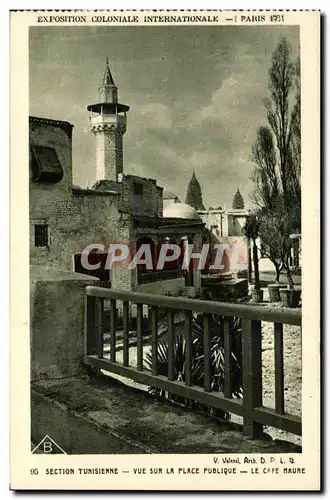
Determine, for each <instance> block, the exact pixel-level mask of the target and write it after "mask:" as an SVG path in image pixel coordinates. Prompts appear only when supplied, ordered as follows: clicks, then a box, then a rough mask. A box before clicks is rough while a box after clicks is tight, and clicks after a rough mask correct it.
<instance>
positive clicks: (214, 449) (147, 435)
mask: <svg viewBox="0 0 330 500" xmlns="http://www.w3.org/2000/svg"><path fill="white" fill-rule="evenodd" d="M33 391H35V394H37V395H38V397H37V398H36V397H34V398H32V400H33V399H34V400H35V401H36V402H35V403H34V405H33V406H34V410H33V413H32V420H33V418H36V417H34V415H37V416H38V419H39V427H40V421H41V420H42V418H43V415H45V417H46V418H47V419H48V421H47V425H48V426H49V425H50V420H51V419H52V411H51V407H52V405H53V406H54V409H55V406H56V407H57V406H60V407H61V411H62V412H63V411H65V412H67V413H68V415H69V416H70V419H71V420H70V422H71V423H68V422H69V420H68V419H66V420H65V422H66V423H65V425H64V426H63V428H61V426H60V425H59V423H57V422H53V424H54V429H55V426H56V432H57V433H58V435H59V436H62V441H61V442H62V443H63V445H64V444H65V446H66V449H67V450H70V449H71V450H73V451H72V452H77V451H74V450H75V442H76V440H77V438H75V442H74V443H72V442H71V441H70V439H71V438H70V436H71V434H72V433H74V435H75V436H77V435H78V436H79V429H80V423H79V422H82V424H83V425H82V424H81V425H82V428H83V427H84V428H85V427H86V425H89V426H90V429H93V432H94V433H95V429H99V430H100V432H102V433H103V435H104V437H103V438H102V440H101V443H102V446H103V453H104V452H107V453H123V449H124V450H125V452H126V453H130V452H132V453H137V450H139V449H140V450H144V451H143V452H144V453H297V452H298V453H299V452H301V448H300V447H299V446H297V445H295V444H293V443H289V442H286V441H280V440H273V439H272V438H271V437H270V436H269V435H265V436H264V439H258V440H250V439H248V438H246V437H245V436H244V435H243V434H242V431H241V428H240V427H239V426H238V425H235V424H233V423H230V422H222V421H219V420H217V419H214V418H212V417H209V416H207V415H203V414H201V413H197V412H193V411H191V410H189V409H186V408H182V407H179V406H174V405H171V404H169V403H167V402H165V401H160V400H157V399H155V398H153V397H152V396H150V395H149V394H148V393H146V392H143V391H139V390H136V389H135V388H133V387H128V386H125V385H124V384H122V383H121V382H120V381H118V380H114V379H110V378H109V377H104V378H103V379H102V378H99V377H98V378H95V379H92V380H89V379H88V378H87V377H80V378H70V379H65V380H57V381H43V382H38V383H35V384H34V385H33ZM44 403H45V405H46V406H47V409H45V410H43V409H42V408H43V404H44ZM46 403H47V404H46ZM46 406H45V408H46ZM32 428H33V425H32ZM35 428H36V429H37V428H38V426H37V425H35ZM81 432H82V431H81ZM84 432H85V433H86V431H84ZM87 435H88V430H87ZM107 436H110V437H111V436H116V437H117V438H118V437H120V439H121V441H120V443H121V444H120V446H119V445H118V444H113V445H109V446H110V448H109V449H108V448H106V444H105V443H106V437H107ZM32 438H33V439H34V441H37V438H36V437H34V436H33V435H32ZM63 441H65V442H63ZM112 442H116V443H118V442H119V441H118V439H117V441H112ZM123 443H124V444H123ZM86 446H87V445H86ZM92 446H93V443H91V442H89V443H88V447H87V448H86V450H85V451H84V447H82V446H80V448H79V453H91V452H93V453H98V451H97V450H93V449H92ZM127 450H128V451H127ZM130 450H132V451H130Z"/></svg>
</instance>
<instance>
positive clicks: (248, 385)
mask: <svg viewBox="0 0 330 500" xmlns="http://www.w3.org/2000/svg"><path fill="white" fill-rule="evenodd" d="M85 299H86V303H85V363H86V364H87V365H91V366H93V367H94V368H96V369H103V370H106V371H108V372H112V373H116V374H119V375H121V376H124V377H127V378H129V379H133V380H135V381H136V382H139V383H141V384H145V385H149V386H152V387H156V388H158V389H162V390H165V391H168V392H170V393H173V394H177V395H179V396H183V397H185V398H188V399H193V400H196V401H199V402H200V403H202V404H205V405H208V406H213V407H214V408H217V409H220V410H223V411H225V412H230V413H233V414H236V415H239V416H241V417H243V432H244V433H245V434H246V435H248V436H250V437H251V438H257V437H258V436H260V434H261V433H262V430H263V426H264V425H267V426H270V427H276V428H279V429H283V430H285V431H287V432H291V433H294V434H298V435H301V431H302V426H301V418H300V417H297V416H294V415H290V414H288V413H286V412H285V404H284V363H283V325H284V324H288V325H298V326H300V325H301V312H300V311H293V310H292V311H291V310H281V311H279V310H274V309H272V308H269V307H267V306H251V305H241V304H228V303H221V302H212V301H204V300H196V299H187V298H183V297H167V296H162V295H151V294H142V293H134V292H120V291H116V290H110V289H105V288H99V287H94V286H88V287H86V298H85ZM104 299H108V300H109V299H110V309H111V316H110V359H107V358H105V356H104V336H103V334H104V328H103V325H102V318H103V301H104ZM118 302H120V303H122V314H123V338H122V342H123V362H122V363H120V362H118V361H117V359H116V322H117V305H118ZM130 304H136V314H137V322H136V336H137V343H136V349H137V363H136V367H135V366H130V363H129V327H128V325H129V310H130ZM143 305H148V306H149V307H150V316H149V319H150V323H151V325H150V326H151V337H152V341H151V346H152V369H151V370H147V369H146V368H145V367H144V366H143ZM160 308H161V309H162V311H163V310H164V309H165V310H166V311H167V324H168V328H167V342H168V346H169V348H168V374H167V377H165V376H162V375H159V374H158V366H157V343H158V335H157V326H158V321H157V316H158V310H159V309H160ZM178 311H181V312H182V311H183V312H184V314H185V326H184V337H185V377H184V379H185V380H184V382H180V381H177V380H174V342H175V338H174V337H175V329H174V314H175V312H178ZM193 312H196V313H200V314H202V315H203V337H204V339H203V342H204V387H200V386H196V385H193V384H192V353H193V349H192V347H193V344H192V342H193V340H192V314H193ZM211 315H216V316H221V317H224V367H225V370H224V371H225V380H224V392H223V393H222V392H219V391H212V387H211V332H210V317H211ZM233 317H235V318H241V323H242V385H243V398H241V399H237V398H234V397H233V396H232V386H231V384H232V377H231V370H232V363H231V350H230V346H231V338H230V335H231V333H230V322H231V321H232V318H233ZM262 321H268V322H272V323H273V324H274V361H275V363H274V366H275V408H274V409H272V408H268V407H265V406H263V405H262V364H261V359H262V349H261V340H262V339H261V333H262V332H261V322H262Z"/></svg>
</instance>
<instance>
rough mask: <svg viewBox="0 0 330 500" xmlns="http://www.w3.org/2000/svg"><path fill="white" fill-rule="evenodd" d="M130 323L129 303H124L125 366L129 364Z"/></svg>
mask: <svg viewBox="0 0 330 500" xmlns="http://www.w3.org/2000/svg"><path fill="white" fill-rule="evenodd" d="M128 323H129V302H126V301H125V302H123V330H124V331H123V365H124V366H128V364H129V345H128V335H129V331H128Z"/></svg>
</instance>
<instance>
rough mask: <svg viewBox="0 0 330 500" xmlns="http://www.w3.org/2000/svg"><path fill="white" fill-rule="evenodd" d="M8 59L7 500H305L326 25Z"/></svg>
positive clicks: (53, 27) (200, 26)
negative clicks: (122, 493) (47, 494)
mask: <svg viewBox="0 0 330 500" xmlns="http://www.w3.org/2000/svg"><path fill="white" fill-rule="evenodd" d="M10 44H11V53H10V60H11V70H10V71H11V75H10V76H11V79H10V137H11V143H10V158H11V185H10V193H11V198H10V204H11V354H10V356H11V357H10V461H11V485H10V487H11V488H12V489H14V490H29V489H33V490H41V489H45V490H70V489H72V490H79V489H82V490H200V491H203V490H214V491H221V490H318V489H319V488H320V470H321V467H320V331H319V322H320V282H319V266H320V252H319V236H318V235H319V223H320V206H319V186H320V90H319V89H320V12H318V11H290V10H287V11H246V12H244V11H220V10H219V11H210V10H208V11H202V10H200V11H198V10H190V11H182V10H177V11H165V10H152V11H151V10H150V11H147V10H141V11H139V10H135V11H125V10H121V11H119V10H118V11H93V10H90V11H76V10H75V11H50V10H47V11H12V12H11V41H10Z"/></svg>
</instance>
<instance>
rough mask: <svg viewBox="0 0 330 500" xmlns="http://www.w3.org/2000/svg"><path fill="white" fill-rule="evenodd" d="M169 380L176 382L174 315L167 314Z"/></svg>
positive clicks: (169, 312)
mask: <svg viewBox="0 0 330 500" xmlns="http://www.w3.org/2000/svg"><path fill="white" fill-rule="evenodd" d="M167 345H168V380H174V314H173V311H171V310H169V311H168V313H167Z"/></svg>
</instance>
